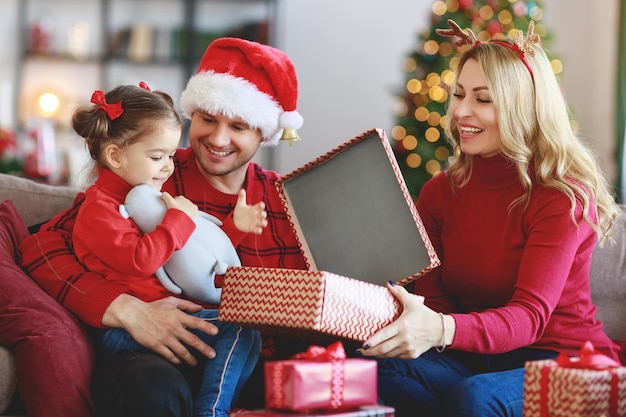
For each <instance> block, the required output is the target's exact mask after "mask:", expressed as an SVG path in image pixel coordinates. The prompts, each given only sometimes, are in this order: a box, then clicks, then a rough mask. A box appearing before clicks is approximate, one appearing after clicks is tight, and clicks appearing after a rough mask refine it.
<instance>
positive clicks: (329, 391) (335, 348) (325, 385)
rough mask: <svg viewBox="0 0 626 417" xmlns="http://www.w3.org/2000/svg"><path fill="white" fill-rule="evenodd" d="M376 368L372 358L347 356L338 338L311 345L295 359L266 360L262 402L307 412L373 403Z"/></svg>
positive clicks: (376, 392) (270, 407) (376, 399)
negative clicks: (326, 342) (331, 342)
mask: <svg viewBox="0 0 626 417" xmlns="http://www.w3.org/2000/svg"><path fill="white" fill-rule="evenodd" d="M376 372H377V363H376V361H374V360H371V359H346V354H345V351H344V349H343V345H342V344H341V342H335V343H333V344H331V345H330V346H328V348H323V347H320V346H312V347H310V348H309V349H308V350H307V351H306V352H305V353H300V354H298V355H296V356H294V359H289V360H283V361H270V362H266V363H265V406H266V407H267V408H269V409H273V410H291V411H298V412H309V411H319V410H327V411H331V410H349V409H353V408H356V407H361V406H365V405H375V404H377V402H378V388H377V374H376Z"/></svg>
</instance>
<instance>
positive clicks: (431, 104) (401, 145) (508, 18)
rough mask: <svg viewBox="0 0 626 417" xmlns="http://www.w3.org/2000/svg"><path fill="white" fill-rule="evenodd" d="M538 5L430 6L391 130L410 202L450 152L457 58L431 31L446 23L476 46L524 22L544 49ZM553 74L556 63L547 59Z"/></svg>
mask: <svg viewBox="0 0 626 417" xmlns="http://www.w3.org/2000/svg"><path fill="white" fill-rule="evenodd" d="M542 18H543V10H542V7H541V5H540V2H539V1H524V0H445V1H444V0H437V1H435V2H434V3H433V6H432V16H431V22H430V23H431V27H430V29H428V30H426V31H424V32H423V33H421V34H419V36H418V45H417V47H416V48H415V50H414V51H413V52H412V53H411V54H410V55H409V56H408V57H407V58H405V59H404V62H403V69H404V71H405V72H406V83H405V85H404V88H403V90H402V91H401V92H400V93H399V94H398V106H397V108H396V110H395V111H396V117H397V120H396V126H395V127H394V128H393V129H392V131H391V137H392V138H393V140H392V142H393V143H392V145H393V149H394V152H395V154H396V158H397V159H398V163H399V165H400V168H401V170H402V173H403V175H404V178H405V180H406V183H407V186H408V187H409V191H410V192H411V195H412V196H413V197H416V196H417V195H418V193H419V191H420V189H421V187H422V185H423V184H424V183H425V182H426V181H427V180H428V179H430V178H431V177H432V176H434V175H436V174H438V173H439V172H441V171H442V170H444V169H445V168H446V167H447V164H448V160H449V158H450V157H451V156H452V155H451V153H452V148H451V146H450V144H449V143H448V141H447V139H446V138H445V135H444V130H443V123H444V118H445V116H444V115H445V106H446V102H447V100H448V96H449V93H450V90H451V87H452V86H453V85H454V82H455V79H454V74H453V72H452V70H451V65H454V57H455V56H457V53H456V51H455V49H454V47H453V45H452V44H451V39H450V38H447V37H442V36H440V35H438V34H437V33H436V32H435V29H448V24H447V21H448V19H452V20H454V21H455V22H456V23H458V25H459V26H460V27H461V28H470V29H471V30H472V31H473V32H474V33H475V34H476V36H477V38H478V40H479V41H481V42H487V41H489V40H490V39H492V38H493V39H497V38H502V37H505V36H515V34H516V32H517V30H522V31H524V33H526V30H527V28H528V23H529V21H530V20H533V21H534V22H535V33H536V34H538V35H539V36H540V37H541V39H542V43H543V44H544V45H546V42H547V41H549V34H548V33H547V30H546V28H545V26H544V25H543V24H542V23H541V20H542ZM551 62H552V68H553V70H554V72H555V74H557V76H558V74H559V73H560V72H561V70H562V65H561V62H560V61H559V60H558V59H554V58H551Z"/></svg>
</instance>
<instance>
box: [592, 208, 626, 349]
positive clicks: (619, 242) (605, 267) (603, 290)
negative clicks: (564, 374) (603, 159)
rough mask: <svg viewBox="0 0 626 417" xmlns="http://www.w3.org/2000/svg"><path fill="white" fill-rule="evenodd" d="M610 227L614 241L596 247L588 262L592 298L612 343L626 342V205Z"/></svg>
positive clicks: (598, 316)
mask: <svg viewBox="0 0 626 417" xmlns="http://www.w3.org/2000/svg"><path fill="white" fill-rule="evenodd" d="M620 209H621V214H620V216H619V217H618V218H617V220H616V222H615V224H614V225H613V228H612V236H613V242H609V241H606V242H605V243H604V246H603V247H599V246H598V247H596V249H595V250H594V252H593V261H592V263H591V273H590V285H591V296H592V298H593V302H594V304H595V305H596V306H597V307H598V314H597V318H598V319H599V320H601V321H602V322H603V323H604V331H605V332H606V333H607V334H608V335H609V337H610V338H611V339H613V340H618V341H626V320H624V318H625V317H626V303H625V302H624V300H626V206H625V205H622V206H620Z"/></svg>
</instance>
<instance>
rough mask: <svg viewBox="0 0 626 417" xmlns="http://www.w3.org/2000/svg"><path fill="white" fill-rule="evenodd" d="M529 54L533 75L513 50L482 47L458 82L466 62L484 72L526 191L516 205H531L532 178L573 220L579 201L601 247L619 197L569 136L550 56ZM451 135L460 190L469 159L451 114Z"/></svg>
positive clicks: (507, 150)
mask: <svg viewBox="0 0 626 417" xmlns="http://www.w3.org/2000/svg"><path fill="white" fill-rule="evenodd" d="M509 43H510V42H509ZM531 47H532V48H533V50H534V51H535V54H534V56H530V54H528V53H527V54H525V58H526V60H527V62H528V63H529V65H530V67H531V68H532V74H531V72H530V71H529V69H528V68H527V67H526V66H525V65H524V63H523V62H522V60H521V59H520V57H519V56H518V54H517V53H516V52H514V51H513V50H510V49H508V48H507V47H505V46H503V45H498V44H497V43H481V44H478V45H476V46H475V47H473V48H471V49H469V50H468V51H466V52H465V53H464V54H463V55H462V56H461V57H460V60H459V63H458V66H457V68H456V74H457V77H458V74H459V73H460V72H461V70H462V69H463V66H464V65H465V63H466V62H467V61H468V60H469V59H474V60H476V61H477V62H478V63H479V65H480V67H481V68H482V71H483V73H484V76H485V79H486V81H487V87H488V88H489V93H490V96H491V100H492V102H493V104H494V107H495V109H496V113H497V117H498V124H499V129H500V138H501V143H500V149H501V152H502V153H503V154H504V155H505V156H506V157H507V158H508V159H510V160H511V161H513V162H514V163H515V165H516V167H517V171H518V174H519V179H520V181H521V183H522V186H523V188H524V193H523V195H521V196H520V197H519V198H518V199H516V200H515V201H514V202H513V203H512V206H514V205H518V204H524V205H527V204H528V202H529V200H530V196H531V191H532V184H533V179H534V180H535V181H536V183H537V184H539V185H540V186H543V187H549V188H554V189H557V190H559V191H561V192H563V193H564V194H565V195H566V196H567V197H568V198H569V200H570V201H571V210H570V212H571V215H572V219H574V220H575V209H576V201H577V200H578V201H580V202H581V204H582V207H583V219H584V221H585V222H587V223H588V224H589V225H591V226H592V227H593V229H594V230H595V231H596V233H597V234H598V236H599V238H600V241H601V242H602V241H603V240H604V238H605V237H607V236H608V232H609V229H610V227H611V225H612V223H613V219H614V218H615V217H616V215H617V206H616V202H615V199H614V196H613V194H612V192H611V190H610V187H609V184H608V182H607V181H606V178H605V177H604V175H603V173H602V171H601V169H600V167H599V164H598V162H597V160H596V158H595V155H593V153H592V152H591V150H590V149H589V148H587V146H586V145H585V144H584V143H583V142H582V141H581V140H580V138H578V137H577V136H576V134H575V133H574V131H573V129H572V126H571V124H570V117H569V116H570V114H569V111H568V107H567V104H566V102H565V99H564V97H563V94H562V91H561V88H560V85H559V82H558V80H557V79H556V77H555V75H554V72H553V71H552V67H551V66H550V62H549V60H548V58H547V56H546V54H545V53H544V51H543V50H542V48H541V47H539V46H538V45H531ZM446 134H447V136H448V139H449V140H450V142H451V143H452V145H453V148H454V151H455V155H456V159H455V160H454V162H453V163H452V165H451V167H450V168H449V171H448V173H449V178H450V181H451V185H452V186H453V187H462V186H464V185H465V184H466V183H467V181H468V180H469V177H470V175H471V171H472V156H471V155H467V154H464V153H462V152H461V151H460V143H459V131H458V128H457V126H456V123H455V121H454V118H453V117H452V116H451V115H448V117H446ZM531 170H532V172H531ZM533 177H534V178H533ZM590 212H591V213H593V214H595V219H592V217H591V216H590V214H589V213H590Z"/></svg>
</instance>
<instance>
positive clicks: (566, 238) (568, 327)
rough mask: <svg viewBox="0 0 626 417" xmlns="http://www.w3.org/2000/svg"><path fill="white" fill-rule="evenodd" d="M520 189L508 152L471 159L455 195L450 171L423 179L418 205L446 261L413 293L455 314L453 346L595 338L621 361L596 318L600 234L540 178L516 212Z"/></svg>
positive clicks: (487, 347)
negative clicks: (594, 277) (594, 259)
mask: <svg viewBox="0 0 626 417" xmlns="http://www.w3.org/2000/svg"><path fill="white" fill-rule="evenodd" d="M522 192H523V189H522V185H521V183H520V181H519V179H518V175H517V171H516V169H515V167H514V166H513V164H512V163H511V162H510V161H508V160H507V159H506V158H505V157H503V156H496V157H493V158H486V159H483V158H474V167H473V172H472V175H471V178H470V181H469V183H468V184H467V185H466V186H464V187H462V188H459V189H457V190H455V191H453V190H452V188H451V187H450V184H449V182H448V177H447V175H446V173H443V174H441V175H438V176H436V177H435V178H433V179H432V180H430V181H429V182H428V183H426V184H425V185H424V187H423V188H422V191H421V193H420V196H419V200H418V204H417V206H418V211H419V213H420V216H421V217H422V220H423V222H424V225H425V227H426V230H427V232H428V234H429V237H430V239H431V240H432V243H433V245H434V247H435V250H436V251H437V254H438V255H439V257H440V259H441V261H442V265H441V267H439V268H436V269H434V270H433V271H432V272H430V273H429V274H427V275H426V276H424V277H422V278H420V279H419V280H417V283H416V286H415V293H418V294H421V295H424V296H425V298H426V299H425V302H426V304H427V305H429V306H430V307H431V308H433V309H435V310H438V311H444V312H449V313H454V314H453V316H454V319H455V321H456V334H455V337H454V341H453V343H452V345H451V346H450V347H451V348H453V349H459V350H464V351H471V352H482V353H501V352H506V351H510V350H512V349H517V348H521V347H525V346H531V347H536V348H542V349H551V350H554V351H557V352H563V353H565V354H568V355H578V353H579V349H580V347H581V346H582V345H583V343H584V342H585V341H587V340H589V341H591V342H592V343H593V345H594V347H595V348H596V349H598V350H601V351H602V352H603V353H605V354H607V355H609V356H610V357H612V358H614V359H617V354H616V352H617V346H616V345H615V344H613V343H612V342H611V341H610V339H609V338H608V336H607V335H606V334H605V333H604V332H603V330H602V323H600V322H599V321H598V320H596V319H595V314H596V307H595V306H594V305H593V304H592V301H591V295H590V289H589V269H590V266H591V256H592V253H593V250H594V247H595V243H596V239H597V238H596V234H595V233H594V231H593V230H592V228H591V227H590V226H589V225H588V224H587V223H585V222H584V221H582V220H581V213H582V208H581V206H580V205H579V206H578V207H577V209H576V218H577V221H578V225H576V224H574V222H573V221H572V218H571V216H570V201H569V199H568V198H567V197H566V196H565V195H564V194H563V193H562V192H560V191H557V190H555V189H550V188H545V187H541V186H538V185H537V184H533V191H532V196H531V199H530V203H529V205H528V207H524V206H523V205H522V206H516V207H514V208H512V209H509V205H510V204H511V202H512V201H513V200H515V199H516V198H517V197H519V196H520V195H522ZM461 313H463V314H461Z"/></svg>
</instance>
